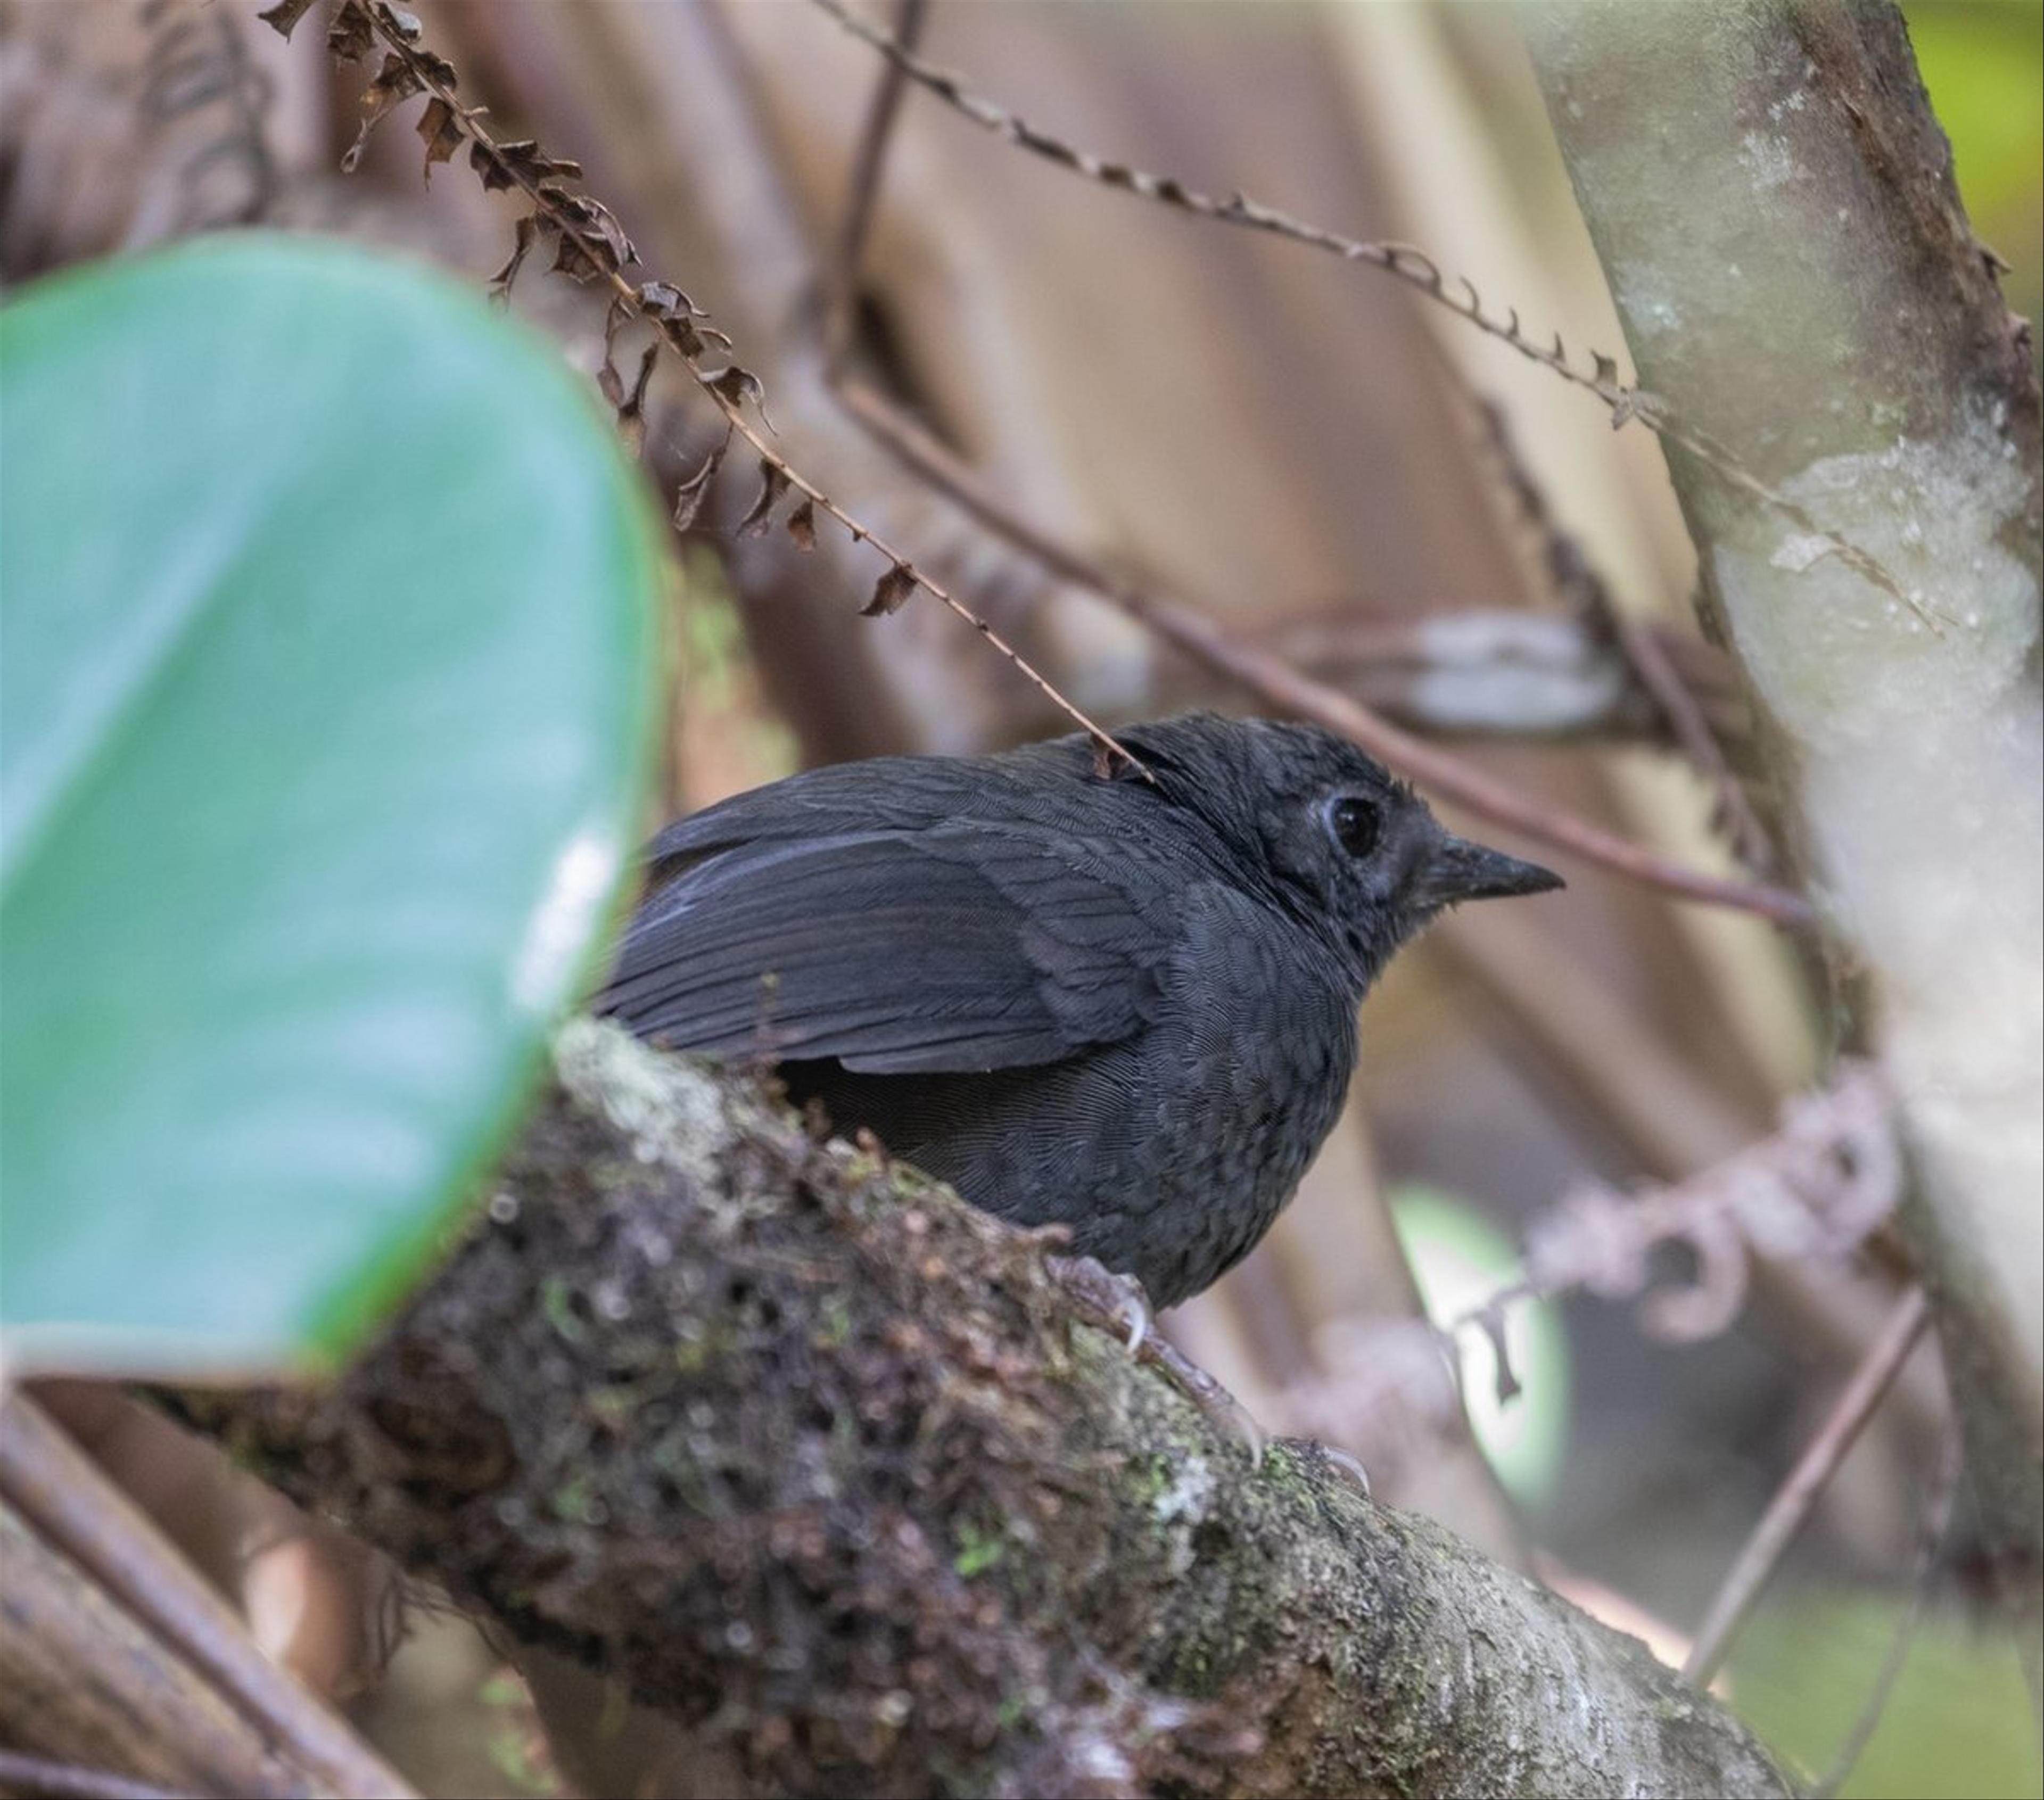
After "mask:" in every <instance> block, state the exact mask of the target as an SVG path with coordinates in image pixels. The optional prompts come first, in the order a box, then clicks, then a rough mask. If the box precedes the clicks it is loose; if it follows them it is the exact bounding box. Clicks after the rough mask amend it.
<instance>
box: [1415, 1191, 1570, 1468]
mask: <svg viewBox="0 0 2044 1800" xmlns="http://www.w3.org/2000/svg"><path fill="white" fill-rule="evenodd" d="M1389 1197H1390V1205H1391V1217H1392V1222H1393V1224H1394V1225H1395V1226H1397V1231H1398V1238H1399V1242H1400V1243H1401V1244H1402V1245H1404V1250H1405V1260H1406V1261H1408V1263H1409V1264H1411V1265H1412V1279H1413V1281H1414V1282H1415V1283H1416V1284H1417V1286H1418V1288H1419V1290H1420V1301H1421V1303H1423V1305H1424V1306H1425V1307H1426V1309H1427V1317H1428V1318H1430V1319H1431V1320H1432V1321H1433V1322H1435V1324H1436V1325H1442V1326H1445V1325H1447V1324H1449V1323H1450V1322H1453V1321H1454V1319H1455V1318H1458V1317H1459V1316H1460V1315H1461V1314H1463V1313H1464V1312H1466V1311H1468V1310H1469V1309H1470V1308H1471V1307H1479V1306H1481V1305H1483V1304H1484V1303H1485V1302H1486V1301H1488V1300H1489V1299H1490V1298H1491V1297H1492V1295H1494V1294H1496V1293H1497V1292H1498V1291H1500V1289H1501V1288H1508V1287H1510V1286H1511V1285H1512V1284H1514V1283H1516V1282H1518V1281H1520V1280H1523V1278H1524V1274H1525V1271H1524V1269H1523V1268H1522V1267H1521V1266H1520V1261H1519V1257H1518V1254H1517V1253H1516V1251H1514V1250H1513V1249H1512V1242H1511V1240H1510V1239H1509V1238H1507V1237H1506V1236H1505V1235H1504V1233H1503V1232H1501V1231H1500V1230H1498V1229H1497V1227H1496V1226H1494V1225H1493V1224H1492V1223H1491V1222H1490V1221H1489V1219H1486V1218H1485V1217H1484V1215H1482V1214H1481V1212H1479V1211H1477V1208H1476V1207H1474V1206H1473V1205H1471V1204H1470V1202H1468V1201H1467V1200H1465V1199H1461V1198H1459V1197H1458V1196H1456V1195H1454V1194H1450V1193H1447V1192H1444V1191H1443V1190H1442V1189H1440V1188H1431V1187H1428V1186H1427V1185H1426V1184H1423V1183H1421V1182H1416V1181H1408V1182H1404V1183H1401V1184H1399V1185H1398V1186H1397V1187H1394V1188H1393V1189H1392V1190H1391V1192H1390V1196H1389ZM1458 1342H1459V1344H1460V1345H1461V1348H1462V1395H1463V1403H1464V1405H1465V1407H1466V1410H1467V1411H1468V1414H1469V1422H1470V1430H1471V1431H1472V1432H1473V1433H1474V1434H1475V1437H1476V1441H1477V1443H1478V1444H1479V1445H1481V1447H1482V1449H1483V1453H1484V1455H1485V1457H1487V1458H1489V1462H1490V1466H1491V1467H1492V1468H1493V1469H1495V1470H1496V1472H1497V1479H1498V1480H1500V1482H1502V1483H1504V1487H1505V1489H1506V1491H1508V1493H1510V1494H1511V1495H1512V1498H1513V1499H1516V1500H1517V1501H1518V1502H1519V1503H1520V1504H1521V1505H1522V1506H1536V1505H1538V1504H1539V1503H1540V1502H1542V1501H1543V1500H1545V1499H1547V1498H1548V1497H1549V1495H1550V1494H1551V1493H1552V1492H1553V1491H1554V1483H1555V1482H1556V1480H1558V1478H1559V1476H1560V1475H1561V1472H1562V1453H1563V1451H1564V1450H1565V1449H1566V1446H1567V1441H1568V1430H1569V1384H1570V1377H1569V1339H1568V1334H1567V1332H1566V1330H1565V1329H1564V1328H1563V1326H1562V1318H1561V1313H1560V1310H1559V1309H1558V1307H1556V1306H1555V1305H1554V1303H1553V1302H1552V1301H1551V1300H1530V1299H1529V1300H1518V1301H1515V1302H1514V1303H1512V1305H1511V1306H1509V1307H1507V1308H1506V1309H1505V1312H1504V1344H1505V1349H1506V1352H1507V1353H1508V1356H1509V1357H1510V1358H1511V1362H1512V1374H1513V1376H1514V1377H1515V1378H1516V1380H1517V1381H1518V1383H1519V1385H1520V1391H1519V1392H1518V1393H1516V1395H1513V1396H1512V1399H1509V1400H1500V1399H1499V1398H1498V1391H1497V1388H1498V1383H1497V1353H1496V1349H1495V1348H1494V1347H1493V1345H1491V1343H1490V1342H1489V1340H1488V1339H1487V1338H1485V1335H1484V1334H1483V1333H1482V1332H1481V1331H1479V1330H1473V1329H1466V1330H1463V1331H1462V1332H1461V1333H1460V1334H1458Z"/></svg>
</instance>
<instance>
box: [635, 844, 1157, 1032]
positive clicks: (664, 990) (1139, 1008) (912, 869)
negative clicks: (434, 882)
mask: <svg viewBox="0 0 2044 1800" xmlns="http://www.w3.org/2000/svg"><path fill="white" fill-rule="evenodd" d="M807 823H809V825H810V827H811V828H812V831H813V827H814V826H815V825H816V823H818V821H817V820H816V819H815V818H814V817H813V816H812V817H811V818H810V819H809V820H808V821H807ZM831 823H836V821H834V820H833V821H831ZM750 824H751V825H752V826H756V827H759V833H758V835H749V833H748V819H747V814H746V812H744V811H743V810H742V809H740V810H736V811H734V810H729V809H726V808H717V809H713V811H712V812H709V813H705V814H703V815H701V816H698V818H697V819H692V820H687V821H684V822H683V823H682V825H681V826H680V827H675V828H674V829H673V830H670V831H669V832H667V833H666V834H664V835H663V836H662V837H661V838H660V839H659V840H657V841H656V842H655V845H654V846H653V859H654V866H655V879H656V880H658V879H659V876H660V874H661V873H666V874H667V881H666V882H665V885H661V886H659V887H658V888H656V889H655V892H653V893H652V894H651V896H649V897H648V899H647V900H646V901H645V902H644V904H642V906H641V907H640V911H639V913H638V915H637V916H636V918H635V919H633V920H632V924H631V927H630V928H629V930H628V931H627V933H626V935H625V938H624V945H623V946H622V949H621V951H620V954H619V957H618V961H617V967H616V969H615V970H614V971H613V974H612V976H611V978H610V981H609V985H608V986H607V987H606V988H605V989H604V990H603V992H601V994H599V995H598V996H597V1000H596V1002H595V1004H596V1007H597V1010H598V1011H603V1012H607V1013H610V1014H612V1015H615V1016H616V1017H617V1018H618V1019H621V1020H622V1021H623V1022H624V1023H626V1024H628V1025H629V1026H630V1027H632V1030H635V1031H637V1032H638V1033H640V1034H641V1035H642V1036H646V1037H652V1038H659V1039H660V1040H662V1041H663V1042H667V1043H669V1044H671V1045H672V1046H674V1048H676V1049H678V1050H704V1051H709V1052H713V1053H717V1054H725V1055H744V1054H766V1055H769V1056H771V1057H775V1058H777V1059H784V1058H790V1057H836V1058H837V1059H838V1060H839V1061H841V1062H842V1063H843V1065H845V1066H846V1067H847V1068H848V1069H857V1070H861V1071H866V1072H871V1073H913V1072H923V1073H929V1072H936V1071H962V1070H977V1069H1014V1068H1020V1067H1024V1066H1026V1065H1035V1064H1042V1063H1047V1062H1055V1061H1059V1060H1061V1059H1062V1058H1064V1057H1069V1056H1071V1055H1074V1054H1076V1053H1078V1052H1079V1051H1080V1050H1084V1049H1085V1048H1087V1047H1088V1046H1093V1045H1097V1044H1104V1043H1111V1042H1116V1041H1118V1040H1119V1039H1120V1038H1125V1037H1127V1036H1128V1035H1129V1034H1131V1033H1132V1032H1133V1031H1135V1030H1136V1029H1137V1028H1138V1027H1139V1026H1140V1025H1141V1024H1142V1023H1143V1022H1144V1020H1145V1019H1147V1018H1148V1017H1149V1016H1150V1015H1151V1010H1152V1008H1153V1006H1154V1004H1155V1000H1156V997H1157V973H1158V969H1160V968H1161V967H1162V965H1164V964H1166V962H1167V961H1168V959H1169V957H1170V950H1171V938H1172V923H1171V919H1170V917H1169V913H1170V902H1169V896H1168V892H1166V890H1163V889H1162V888H1160V886H1159V885H1158V883H1156V881H1155V879H1154V876H1153V877H1152V878H1151V880H1150V881H1149V882H1148V883H1147V884H1146V885H1145V886H1144V887H1143V889H1142V892H1143V893H1144V894H1145V895H1146V896H1147V897H1146V899H1145V900H1142V901H1139V900H1137V899H1136V898H1135V895H1134V894H1133V893H1131V891H1130V888H1128V886H1126V885H1124V882H1123V881H1121V880H1119V879H1117V876H1118V875H1120V874H1123V873H1125V872H1126V868H1127V862H1126V858H1125V854H1124V856H1121V857H1117V856H1116V854H1115V851H1116V846H1112V845H1108V844H1093V845H1089V844H1086V843H1084V842H1076V841H1074V839H1072V837H1071V835H1070V833H1069V832H1065V831H1055V830H1051V829H1047V828H1043V827H1030V826H1024V825H1016V824H1012V823H1010V824H989V823H985V822H975V823H970V824H966V823H961V824H959V825H957V826H944V825H939V826H936V827H923V828H920V829H919V828H915V827H909V828H901V829H892V830H889V829H881V830H873V829H863V830H849V831H847V830H839V831H829V832H828V833H827V834H826V835H806V836H798V835H793V830H792V827H793V820H790V819H782V817H781V816H779V813H778V812H776V813H775V814H774V815H772V816H757V817H755V818H753V819H751V820H750Z"/></svg>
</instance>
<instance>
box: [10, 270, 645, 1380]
mask: <svg viewBox="0 0 2044 1800" xmlns="http://www.w3.org/2000/svg"><path fill="white" fill-rule="evenodd" d="M658 585H659V553H658V550H657V539H656V537H655V533H654V531H653V528H652V526H651V522H650V520H649V517H648V515H647V509H646V508H645V506H644V502H643V501H642V500H641V499H640V495H639V493H638V491H637V482H636V476H635V475H634V474H633V472H632V470H631V468H630V467H629V466H628V464H627V463H626V462H625V461H624V459H623V457H622V455H621V453H620V451H619V450H618V447H617V443H616V442H615V439H614V438H613V435H612V433H611V432H610V431H609V428H608V427H607V426H606V424H605V422H604V420H602V418H601V416H600V415H599V413H598V412H597V409H596V407H595V406H594V404H593V401H592V398H591V397H590V396H589V395H588V394H587V393H586V392H585V391H584V388H583V384H582V382H580V381H579V380H578V378H576V377H575V376H574V374H571V371H570V370H568V369H567V367H565V366H564V365H563V362H562V360H561V358H560V356H559V354H558V352H557V351H555V350H554V349H553V348H552V347H550V346H549V345H548V344H547V343H544V341H542V340H540V339H538V338H536V337H535V336H532V335H531V334H530V333H528V332H526V331H524V329H523V328H520V327H518V326H516V325H514V324H510V323H509V322H508V321H506V320H504V319H502V318H501V317H498V316H497V315H496V314H494V313H492V312H491V311H490V309H489V308H488V307H487V306H486V305H485V304H484V303H483V301H482V300H481V299H479V298H478V297H474V296H473V295H471V294H469V293H468V292H467V291H466V290H464V289H463V288H461V287H460V286H457V285H456V284H455V283H454V282H451V281H449V280H448V279H447V278H444V277H441V276H439V275H436V274H430V273H428V271H425V270H424V269H423V268H421V267H417V266H415V265H413V264H412V263H407V262H401V261H398V260H395V259H391V258H389V257H386V256H383V255H373V254H371V253H370V252H368V251H363V250H361V249H359V248H346V247H343V246H340V245H339V244H332V243H326V242H322V241H320V240H314V239H309V238H294V237H286V236H267V235H255V234H248V235H242V236H233V237H227V238H221V239H217V240H209V241H203V242H199V243H195V244H188V245H186V246H184V247H183V248H179V249H177V250H175V251H171V253H169V254H167V255H159V256H154V257H151V258H149V259H145V260H138V261H133V262H119V263H110V264H106V265H102V266H99V267H94V268H90V269H87V270H85V271H79V272H74V273H71V274H64V275H62V276H60V277H57V278H54V279H52V280H49V281H48V282H43V283H41V284H39V285H37V286H33V287H32V288H30V289H29V290H27V291H26V292H25V294H23V295H22V297H21V298H20V299H18V300H17V301H14V302H13V304H11V305H9V306H8V307H7V308H6V309H5V310H4V311H0V628H4V640H0V641H3V643H4V649H3V650H0V1005H4V1007H5V1024H6V1030H5V1034H4V1048H0V1120H4V1128H3V1129H0V1201H4V1206H5V1213H4V1219H3V1220H0V1232H4V1235H3V1236H0V1322H4V1323H5V1326H6V1331H7V1348H8V1349H9V1351H10V1355H11V1356H13V1357H17V1358H25V1359H27V1360H29V1361H32V1362H35V1363H37V1364H45V1365H46V1364H51V1363H53V1362H55V1363H60V1364H63V1365H66V1366H73V1367H76V1366H88V1367H99V1368H116V1367H121V1368H150V1369H155V1370H166V1371H169V1370H175V1371H181V1372H207V1371H215V1370H217V1371H223V1372H225V1371H228V1370H235V1371H241V1370H248V1369H252V1368H269V1367H274V1366H275V1365H277V1364H279V1363H291V1362H298V1363H300V1364H302V1363H305V1362H306V1361H314V1362H317V1361H323V1360H325V1359H328V1358H331V1357H334V1356H336V1355H338V1354H339V1353H340V1352H342V1351H343V1350H344V1349H346V1347H347V1346H348V1345H349V1344H350V1343H352V1341H354V1340H355V1338H356V1337H357V1336H358V1335H359V1334H360V1333H361V1332H362V1331H363V1330H364V1329H365V1328H366V1327H367V1326H368V1325H370V1324H371V1323H372V1322H374V1320H375V1318H376V1317H377V1316H378V1314H379V1312H380V1311H381V1310H382V1309H383V1308H384V1307H387V1305H388V1304H389V1303H390V1302H391V1301H392V1300H393V1299H394V1297H395V1296H396V1295H397V1294H398V1293H399V1292H400V1291H401V1290H402V1288H403V1287H404V1286H405V1284H406V1283H407V1282H408V1281H409V1280H410V1279H411V1278H413V1276H416V1274H417V1272H418V1271H419V1269H420V1267H421V1264H422V1262H423V1261H424V1260H425V1258H426V1257H428V1255H429V1253H431V1251H432V1247H433V1245H434V1243H435V1241H436V1238H437V1236H438V1234H439V1232H440V1228H441V1227H442V1226H444V1224H445V1222H447V1220H448V1217H449V1215H450V1212H451V1209H453V1208H454V1207H455V1206H456V1205H457V1204H458V1203H459V1201H461V1200H462V1199H463V1198H465V1197H467V1195H468V1194H469V1193H470V1192H471V1189H472V1188H473V1186H474V1183H475V1181H476V1180H477V1178H478V1175H479V1174H480V1173H481V1172H482V1170H483V1169H485V1167H486V1165H487V1161H488V1159H489V1158H490V1155H491V1154H492V1153H493V1151H494V1149H496V1148H497V1147H498V1146H499V1145H500V1144H501V1142H502V1140H503V1139H504V1138H505V1136H506V1134H508V1132H509V1130H510V1128H511V1126H512V1124H513V1121H514V1120H515V1119H516V1116H517V1111H518V1107H519V1105H520V1102H521V1097H522V1090H523V1088H524V1084H525V1080H526V1078H527V1077H529V1076H530V1075H531V1074H532V1073H533V1072H534V1070H535V1069H536V1065H537V1061H538V1057H539V1054H540V1048H541V1046H542V1042H543V1040H544V1035H545V1033H546V1030H547V1028H548V1024H549V1023H550V1021H551V1019H553V1018H554V1017H555V1015H557V1014H558V1012H559V1010H560V1009H561V1007H563V1004H565V1003H566V1002H567V1000H570V999H571V997H572V996H573V994H574V991H575V989H576V987H577V984H578V981H580V979H581V978H582V976H583V975H584V973H586V964H587V962H588V960H589V958H590V947H591V945H592V942H593V941H594V936H595V935H596V934H597V932H598V931H599V930H600V929H601V927H602V926H603V925H604V924H605V922H606V916H607V908H608V905H609V901H610V899H611V896H612V894H613V890H614V888H615V887H616V885H617V877H618V875H619V873H620V870H621V868H622V867H623V866H624V862H625V859H626V858H627V855H628V852H629V850H630V849H631V847H632V840H633V838H634V836H635V834H636V825H637V819H636V800H637V796H639V794H640V789H641V783H642V780H643V777H644V773H645V771H646V769H647V764H648V761H649V751H650V749H651V730H650V722H651V699H652V685H653V681H654V675H655V654H654V650H653V645H654V635H653V620H654V617H655V608H654V604H653V602H654V600H655V593H656V589H657V587H658Z"/></svg>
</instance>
